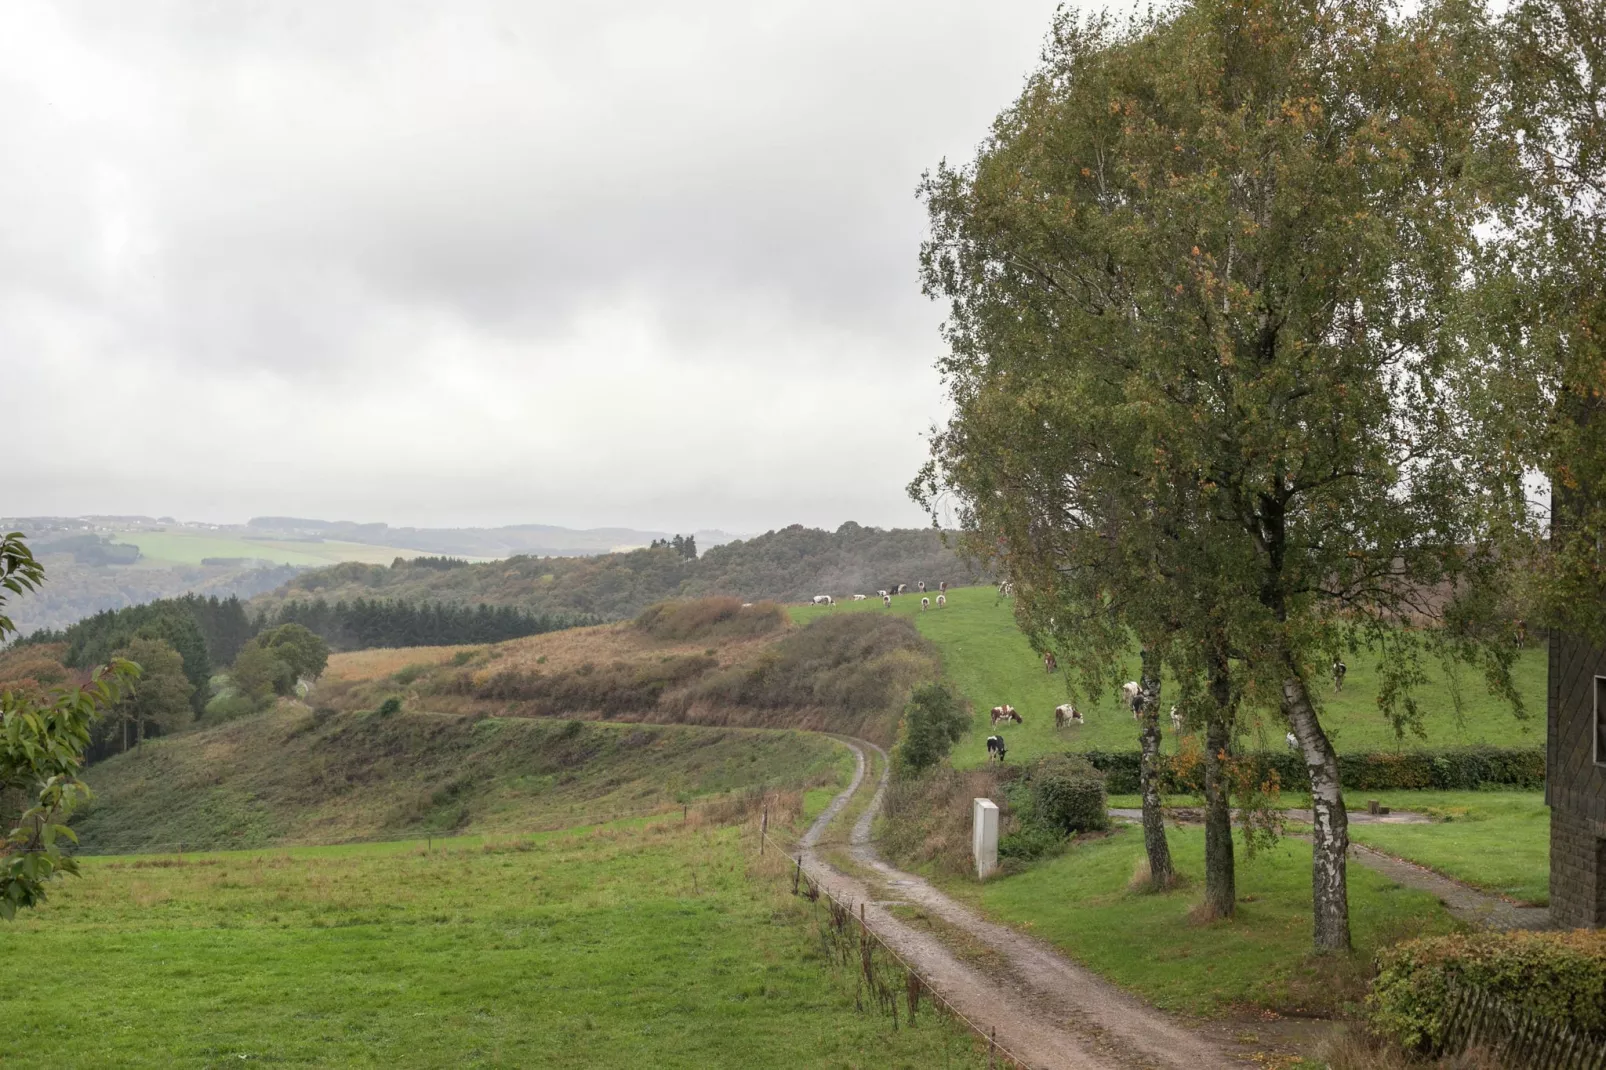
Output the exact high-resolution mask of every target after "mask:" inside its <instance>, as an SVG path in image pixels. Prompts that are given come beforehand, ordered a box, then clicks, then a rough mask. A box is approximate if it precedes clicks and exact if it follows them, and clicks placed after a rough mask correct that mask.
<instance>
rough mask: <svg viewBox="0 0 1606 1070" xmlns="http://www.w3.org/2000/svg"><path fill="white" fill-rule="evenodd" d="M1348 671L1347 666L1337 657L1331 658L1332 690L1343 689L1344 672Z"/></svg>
mask: <svg viewBox="0 0 1606 1070" xmlns="http://www.w3.org/2000/svg"><path fill="white" fill-rule="evenodd" d="M1347 672H1349V666H1348V665H1345V664H1344V663H1343V662H1342V661H1339V660H1338V659H1337V658H1334V659H1333V690H1334V691H1342V690H1344V674H1345V673H1347Z"/></svg>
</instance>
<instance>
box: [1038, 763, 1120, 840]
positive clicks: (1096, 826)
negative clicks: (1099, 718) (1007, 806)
mask: <svg viewBox="0 0 1606 1070" xmlns="http://www.w3.org/2000/svg"><path fill="white" fill-rule="evenodd" d="M1026 783H1027V786H1028V790H1029V791H1030V792H1031V800H1032V819H1033V821H1034V822H1035V823H1036V824H1038V825H1041V826H1043V827H1044V828H1047V829H1050V830H1052V831H1054V832H1057V833H1058V834H1059V835H1061V836H1065V835H1068V834H1070V833H1073V832H1095V831H1100V830H1103V829H1107V828H1109V827H1110V814H1109V809H1108V806H1109V802H1108V797H1107V796H1106V794H1105V790H1104V774H1102V773H1100V772H1099V771H1098V770H1097V769H1095V768H1093V766H1092V765H1091V764H1090V763H1089V762H1088V761H1087V760H1086V759H1084V758H1079V757H1076V756H1075V755H1071V754H1050V755H1048V756H1046V757H1044V758H1039V759H1038V760H1037V761H1036V762H1034V763H1033V764H1032V765H1031V766H1030V767H1029V768H1028V770H1027V773H1026Z"/></svg>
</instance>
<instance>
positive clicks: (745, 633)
mask: <svg viewBox="0 0 1606 1070" xmlns="http://www.w3.org/2000/svg"><path fill="white" fill-rule="evenodd" d="M636 627H637V628H639V629H641V630H642V631H644V632H646V633H647V634H648V635H650V636H652V637H653V638H654V639H663V640H666V641H681V640H686V639H701V638H706V637H709V636H723V637H726V638H739V639H745V638H751V637H753V636H759V635H768V634H769V633H771V632H774V631H778V630H780V629H781V628H784V627H786V611H785V610H783V609H782V608H781V607H780V606H778V605H776V604H775V603H774V602H757V603H754V604H753V605H750V606H744V605H743V604H742V602H741V600H740V599H738V598H698V599H693V600H690V601H676V602H659V603H658V604H657V605H652V606H648V607H647V608H646V609H644V610H642V611H641V614H640V616H638V617H636Z"/></svg>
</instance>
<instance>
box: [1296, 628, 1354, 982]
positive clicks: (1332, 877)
mask: <svg viewBox="0 0 1606 1070" xmlns="http://www.w3.org/2000/svg"><path fill="white" fill-rule="evenodd" d="M1283 673H1284V676H1283V714H1284V715H1285V716H1286V717H1287V718H1288V723H1289V725H1290V726H1291V727H1292V728H1293V730H1294V738H1295V739H1297V740H1298V741H1299V747H1300V750H1301V751H1303V752H1304V755H1305V767H1306V768H1307V769H1308V770H1309V771H1310V803H1311V811H1312V817H1313V821H1312V828H1311V843H1312V848H1311V895H1312V899H1313V905H1314V907H1315V915H1316V950H1317V951H1348V950H1349V949H1350V935H1349V888H1348V885H1347V884H1346V856H1347V853H1348V851H1349V814H1348V812H1346V811H1345V809H1344V793H1343V791H1342V790H1341V787H1340V784H1339V779H1338V754H1337V752H1336V751H1334V750H1333V743H1332V741H1331V740H1329V739H1328V738H1327V733H1326V732H1324V731H1322V726H1321V723H1320V722H1319V721H1317V719H1316V708H1315V707H1314V706H1312V705H1311V701H1310V694H1309V692H1308V690H1307V689H1306V687H1305V680H1304V677H1302V676H1301V675H1300V674H1299V672H1298V670H1297V668H1296V667H1295V665H1294V663H1293V659H1292V658H1291V657H1289V656H1287V655H1284V658H1283Z"/></svg>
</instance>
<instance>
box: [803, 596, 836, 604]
mask: <svg viewBox="0 0 1606 1070" xmlns="http://www.w3.org/2000/svg"><path fill="white" fill-rule="evenodd" d="M809 601H811V602H813V603H814V604H815V605H817V606H834V605H836V602H835V601H833V600H832V598H831V596H830V595H828V594H817V595H815V596H814V597H813V598H811V599H809Z"/></svg>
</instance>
